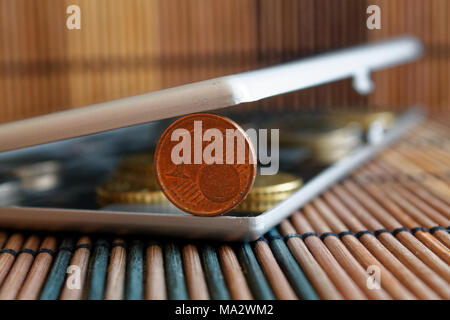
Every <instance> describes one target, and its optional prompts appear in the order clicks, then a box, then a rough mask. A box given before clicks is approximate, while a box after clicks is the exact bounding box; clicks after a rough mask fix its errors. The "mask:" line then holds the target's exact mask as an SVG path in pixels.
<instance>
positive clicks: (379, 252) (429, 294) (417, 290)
mask: <svg viewBox="0 0 450 320" xmlns="http://www.w3.org/2000/svg"><path fill="white" fill-rule="evenodd" d="M323 198H324V200H325V201H326V202H327V203H328V204H329V205H331V206H332V207H333V209H334V210H333V211H330V212H331V213H332V214H335V215H336V216H337V217H339V219H340V220H341V221H342V222H343V223H344V224H345V225H346V226H348V227H349V228H350V230H352V231H353V232H354V233H357V232H359V231H361V230H366V229H367V228H366V227H365V226H364V225H363V224H362V223H361V222H360V221H359V220H358V219H357V218H356V217H355V216H354V215H353V214H352V212H350V211H349V209H347V208H346V207H345V206H344V205H343V203H342V202H341V201H340V200H339V199H338V198H337V197H336V196H335V195H334V194H333V193H331V192H330V191H326V192H325V193H324V195H323ZM359 240H360V241H361V242H362V243H363V244H364V245H365V246H366V248H367V249H368V250H369V251H370V252H371V253H372V254H373V255H374V256H375V257H376V258H377V259H378V260H379V261H380V262H381V263H382V264H383V265H384V266H385V267H386V268H388V269H389V270H390V271H391V272H392V273H393V274H394V275H395V276H396V277H397V278H398V279H399V280H400V281H402V283H403V284H404V285H405V286H406V287H408V288H409V289H410V290H411V291H412V292H413V293H414V294H415V295H416V296H417V297H419V298H420V299H438V298H439V296H438V295H437V294H435V293H434V291H433V290H431V289H430V288H429V287H428V286H427V285H426V284H425V283H424V282H423V281H422V280H421V279H420V278H418V277H417V276H416V275H415V274H414V273H413V272H412V271H411V270H410V269H408V268H407V267H406V266H405V265H404V264H402V262H400V260H399V259H398V258H397V257H396V256H395V255H393V253H391V251H389V250H388V249H387V248H386V247H385V246H384V245H383V244H382V243H381V242H380V241H379V240H378V239H377V238H376V237H375V236H374V235H372V234H369V233H366V234H363V235H362V236H361V237H359Z"/></svg>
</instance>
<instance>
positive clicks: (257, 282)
mask: <svg viewBox="0 0 450 320" xmlns="http://www.w3.org/2000/svg"><path fill="white" fill-rule="evenodd" d="M236 252H237V255H238V257H239V260H240V262H241V265H242V271H243V272H244V275H245V277H246V279H247V282H248V285H249V287H250V289H251V290H252V294H253V296H254V297H255V298H256V299H259V300H273V299H275V296H274V294H273V292H272V289H271V288H270V285H269V283H268V282H267V279H266V277H265V276H264V273H263V271H262V270H261V266H260V265H259V264H258V261H257V260H256V257H255V255H254V253H253V250H252V247H251V246H250V244H249V243H243V244H240V245H237V247H236Z"/></svg>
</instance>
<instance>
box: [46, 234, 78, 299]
mask: <svg viewBox="0 0 450 320" xmlns="http://www.w3.org/2000/svg"><path fill="white" fill-rule="evenodd" d="M73 247H74V240H73V239H72V238H65V239H63V241H62V242H61V245H60V246H59V251H58V255H57V256H56V259H55V263H54V264H53V266H52V269H51V271H50V274H49V276H48V279H47V282H46V283H45V286H44V289H43V290H42V293H41V297H40V299H41V300H56V299H58V297H59V294H60V292H61V288H62V287H63V284H64V278H65V275H66V271H67V266H68V265H69V262H70V258H71V256H72V251H73Z"/></svg>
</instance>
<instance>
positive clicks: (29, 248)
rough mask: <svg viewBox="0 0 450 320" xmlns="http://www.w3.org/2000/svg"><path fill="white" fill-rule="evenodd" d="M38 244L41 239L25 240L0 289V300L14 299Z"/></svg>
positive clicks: (30, 237)
mask: <svg viewBox="0 0 450 320" xmlns="http://www.w3.org/2000/svg"><path fill="white" fill-rule="evenodd" d="M40 242H41V239H40V238H39V237H38V236H36V235H31V236H29V237H28V238H27V240H26V241H25V243H24V245H23V247H22V249H21V251H20V252H19V253H18V255H17V258H16V260H15V262H14V265H13V266H12V268H11V270H10V271H9V273H8V276H7V277H6V279H5V280H4V282H3V285H2V286H1V288H0V300H12V299H15V298H16V296H17V293H18V292H19V290H20V288H21V287H22V284H23V283H24V281H25V278H26V276H27V274H28V271H29V270H30V268H31V265H32V264H33V260H34V257H35V255H36V251H37V249H38V247H39V243H40Z"/></svg>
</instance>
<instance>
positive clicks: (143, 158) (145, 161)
mask: <svg viewBox="0 0 450 320" xmlns="http://www.w3.org/2000/svg"><path fill="white" fill-rule="evenodd" d="M118 171H119V172H120V173H124V174H127V173H128V174H129V173H133V174H138V175H142V174H144V175H153V176H154V175H155V168H154V157H153V152H152V151H151V152H150V151H149V152H141V153H136V154H133V155H130V156H127V157H125V158H124V159H123V160H122V162H121V163H120V165H119V169H118Z"/></svg>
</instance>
